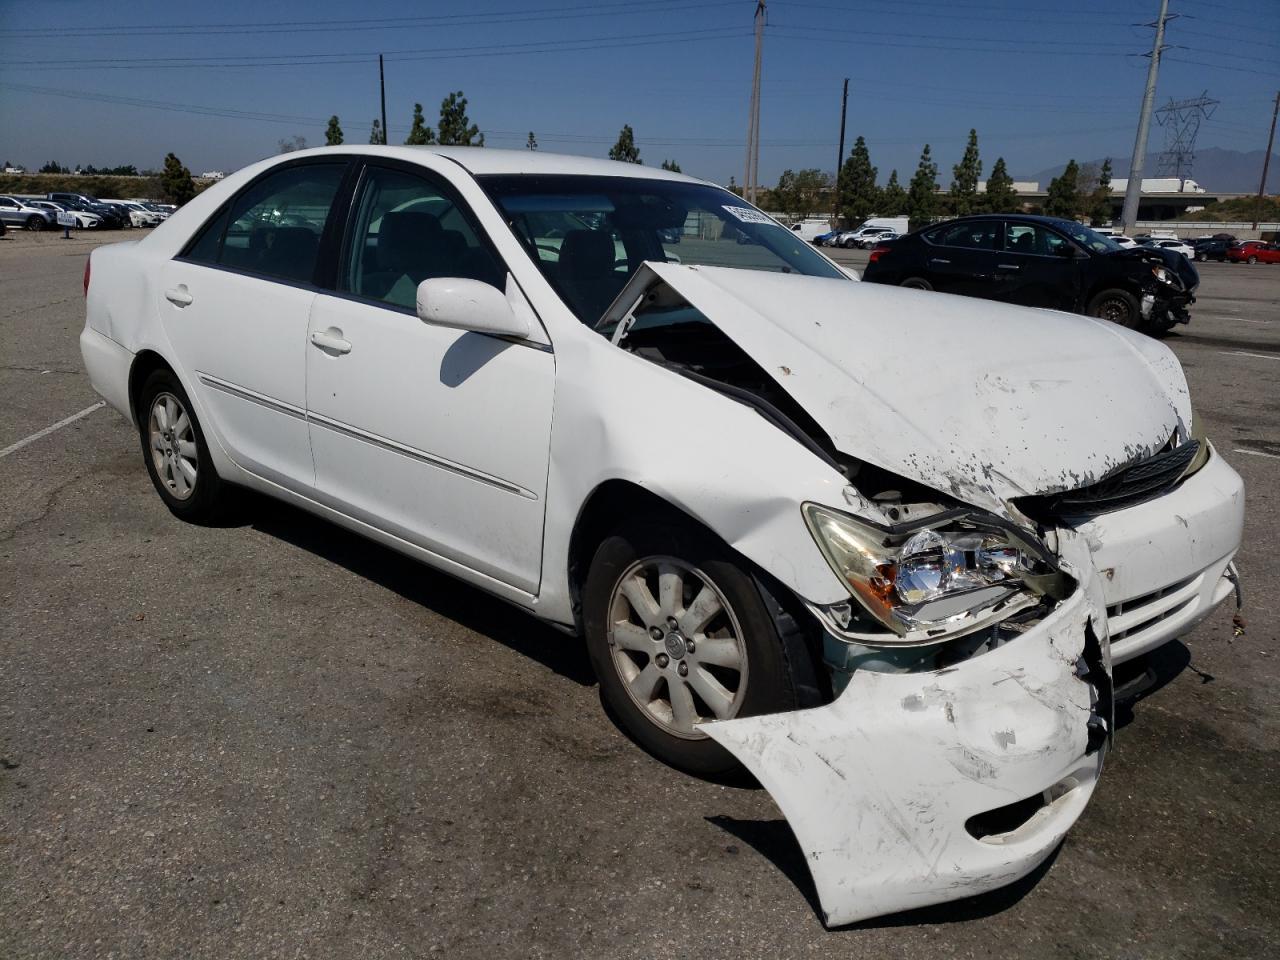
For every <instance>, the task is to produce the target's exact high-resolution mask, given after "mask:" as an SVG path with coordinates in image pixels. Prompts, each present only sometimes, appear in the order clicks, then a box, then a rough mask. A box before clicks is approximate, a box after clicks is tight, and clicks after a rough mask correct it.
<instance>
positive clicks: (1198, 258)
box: [1196, 253, 1209, 263]
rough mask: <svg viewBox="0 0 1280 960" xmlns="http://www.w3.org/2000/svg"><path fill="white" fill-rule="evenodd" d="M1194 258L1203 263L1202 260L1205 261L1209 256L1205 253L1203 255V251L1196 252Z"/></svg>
mask: <svg viewBox="0 0 1280 960" xmlns="http://www.w3.org/2000/svg"><path fill="white" fill-rule="evenodd" d="M1196 259H1197V260H1199V261H1200V262H1201V263H1204V262H1205V261H1206V260H1208V259H1209V258H1208V256H1207V255H1205V254H1203V253H1197V254H1196Z"/></svg>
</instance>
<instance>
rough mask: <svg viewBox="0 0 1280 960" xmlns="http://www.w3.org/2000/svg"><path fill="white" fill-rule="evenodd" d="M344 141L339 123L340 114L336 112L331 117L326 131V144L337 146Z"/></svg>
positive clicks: (327, 145)
mask: <svg viewBox="0 0 1280 960" xmlns="http://www.w3.org/2000/svg"><path fill="white" fill-rule="evenodd" d="M340 143H342V127H341V125H340V124H339V123H338V115H337V114H336V113H335V114H334V115H333V116H332V117H330V118H329V126H328V127H326V128H325V131H324V145H325V146H326V147H336V146H337V145H338V144H340Z"/></svg>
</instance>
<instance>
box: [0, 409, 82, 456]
mask: <svg viewBox="0 0 1280 960" xmlns="http://www.w3.org/2000/svg"><path fill="white" fill-rule="evenodd" d="M106 405H107V404H106V401H105V400H99V401H98V402H97V403H95V404H94V405H93V406H92V407H85V408H84V409H83V410H81V411H80V412H79V413H73V414H72V415H71V416H69V417H67V418H66V419H65V420H59V421H58V422H57V423H55V424H53V425H52V426H48V427H45V428H44V429H43V430H40V431H38V432H36V433H33V434H32V435H31V436H29V437H24V438H23V439H21V440H19V441H18V442H17V443H11V444H9V446H7V447H5V448H4V449H3V450H0V458H3V457H7V456H8V455H9V454H11V453H17V452H18V451H19V450H21V449H22V448H23V447H25V446H27V445H28V444H31V443H35V442H36V441H37V440H39V439H40V438H41V437H47V436H48V435H49V434H51V433H53V432H54V431H55V430H61V429H62V428H63V427H65V426H67V424H70V423H75V422H76V421H77V420H79V419H80V418H81V417H87V416H88V415H89V414H91V413H93V411H95V410H101V409H102V408H103V407H105V406H106Z"/></svg>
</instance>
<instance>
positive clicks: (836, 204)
mask: <svg viewBox="0 0 1280 960" xmlns="http://www.w3.org/2000/svg"><path fill="white" fill-rule="evenodd" d="M848 115H849V78H848V77H845V78H844V93H843V94H842V95H841V97H840V152H839V153H837V154H836V193H835V196H834V197H833V198H832V199H831V212H832V213H833V214H834V216H835V217H839V216H840V171H841V170H842V169H843V168H844V121H845V118H846V117H847V116H848Z"/></svg>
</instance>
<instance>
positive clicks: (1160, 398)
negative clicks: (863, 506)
mask: <svg viewBox="0 0 1280 960" xmlns="http://www.w3.org/2000/svg"><path fill="white" fill-rule="evenodd" d="M645 266H646V268H648V269H649V270H651V271H652V272H653V273H655V274H657V275H658V276H659V277H660V278H661V279H662V280H664V281H665V282H666V283H667V284H669V285H670V286H671V287H673V288H674V289H676V290H677V291H678V292H679V293H680V294H681V295H682V296H684V298H685V299H687V300H688V301H689V302H690V303H691V304H692V305H693V306H695V307H697V308H698V310H700V311H701V312H702V313H703V314H704V315H705V316H706V317H707V318H708V319H709V320H711V322H712V323H714V324H716V326H718V327H719V328H720V329H721V330H722V331H723V332H724V333H725V334H727V335H728V336H730V337H732V338H733V340H734V341H735V342H736V343H737V344H738V345H739V346H740V347H742V349H743V350H745V351H746V352H747V353H748V354H750V355H751V357H752V358H753V359H754V360H755V361H756V362H757V363H759V364H760V365H761V366H762V367H763V368H764V369H765V370H766V371H767V372H768V373H769V374H770V375H771V376H772V377H774V379H775V380H776V381H777V382H778V384H779V385H780V386H781V387H782V388H783V389H784V390H786V391H787V393H789V394H790V395H791V396H792V397H793V398H794V399H795V400H796V402H797V403H799V404H800V405H801V406H803V407H804V408H805V410H807V411H808V412H809V414H810V415H811V416H812V417H813V418H814V420H815V421H817V423H818V425H819V426H821V427H822V428H823V430H825V431H826V432H827V433H828V435H829V436H830V437H831V440H832V442H833V443H834V444H835V446H836V448H837V449H838V450H840V451H842V452H843V453H846V454H848V455H850V456H853V457H856V458H859V459H862V460H866V461H869V462H871V463H874V464H876V465H877V466H880V467H883V468H884V469H886V470H890V471H892V472H894V473H896V474H898V475H900V476H905V477H909V478H911V479H914V480H918V481H920V482H921V483H924V484H926V485H927V486H930V487H933V488H934V489H937V490H941V491H944V492H947V493H950V494H952V495H953V496H955V497H957V498H958V499H960V500H963V501H965V502H968V503H971V504H974V505H977V506H982V507H986V508H987V509H991V510H995V511H997V512H1000V513H1006V512H1007V511H1006V507H1005V502H1006V501H1008V500H1010V499H1013V498H1015V497H1020V496H1025V495H1028V494H1044V493H1053V492H1057V491H1061V490H1070V489H1075V488H1077V487H1081V486H1085V485H1087V484H1089V483H1092V482H1094V481H1096V480H1098V479H1099V478H1101V477H1103V476H1104V475H1106V474H1107V473H1109V472H1111V471H1113V470H1115V469H1116V468H1117V467H1120V466H1123V465H1124V464H1127V463H1130V462H1132V461H1134V460H1137V459H1141V458H1143V457H1146V456H1149V455H1151V454H1152V453H1154V452H1156V451H1157V450H1159V449H1160V447H1162V446H1163V445H1164V444H1165V443H1166V442H1167V441H1168V440H1169V437H1170V436H1171V435H1172V434H1173V433H1174V431H1175V429H1176V428H1177V427H1178V426H1179V424H1182V425H1183V426H1184V429H1185V430H1186V431H1188V432H1189V431H1190V429H1191V407H1190V399H1189V395H1188V391H1187V384H1186V379H1185V377H1184V376H1183V372H1182V368H1181V366H1180V365H1179V364H1178V361H1177V359H1176V358H1175V357H1174V355H1173V353H1172V352H1171V351H1170V350H1169V349H1168V348H1167V347H1165V346H1164V345H1163V344H1160V343H1158V342H1156V341H1155V340H1152V339H1150V338H1149V337H1146V336H1143V335H1141V334H1137V333H1133V332H1131V331H1128V330H1124V329H1122V328H1120V327H1116V326H1114V325H1113V324H1108V323H1106V322H1105V321H1101V320H1094V319H1092V318H1089V317H1082V316H1077V315H1075V314H1067V313H1060V312H1056V311H1048V310H1033V309H1028V308H1025V307H1014V306H1010V305H1007V304H1001V303H995V302H992V301H988V300H977V299H971V298H967V297H958V296H949V295H946V294H938V293H930V292H921V291H913V290H903V289H900V288H893V287H884V286H881V285H878V284H865V283H854V282H851V281H846V280H833V279H822V278H816V277H801V276H795V275H787V274H780V273H767V272H763V271H750V270H736V269H731V268H724V267H694V266H681V265H679V264H673V263H648V264H646V265H645ZM643 273H644V271H643V270H642V271H641V272H640V274H637V276H636V277H633V282H636V283H638V284H641V285H644V284H645V279H644V277H643V276H642V274H643ZM651 281H652V278H651V277H650V278H649V282H651ZM624 302H626V297H625V295H624V296H623V297H620V298H619V301H618V303H619V304H621V303H624Z"/></svg>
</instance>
